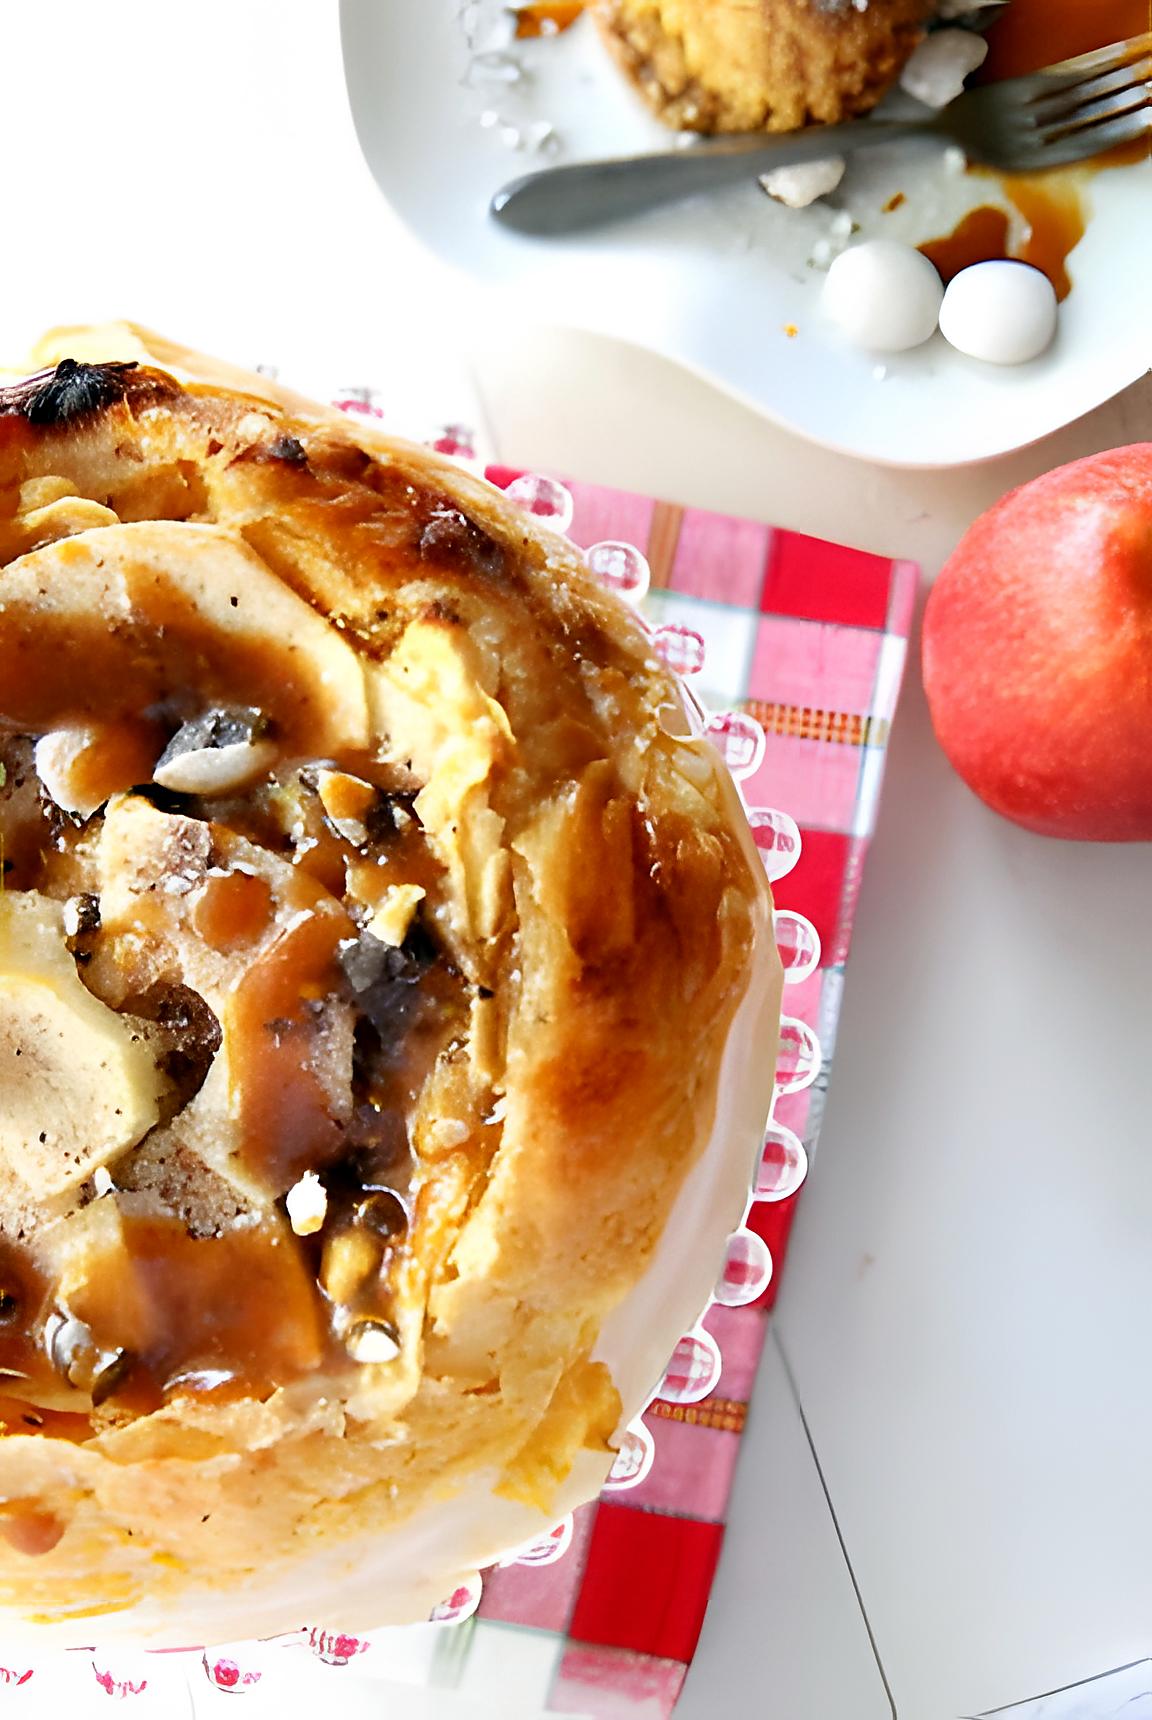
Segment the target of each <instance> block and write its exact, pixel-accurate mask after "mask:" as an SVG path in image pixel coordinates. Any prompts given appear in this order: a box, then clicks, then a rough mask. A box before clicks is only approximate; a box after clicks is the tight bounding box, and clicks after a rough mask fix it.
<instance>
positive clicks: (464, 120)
mask: <svg viewBox="0 0 1152 1720" xmlns="http://www.w3.org/2000/svg"><path fill="white" fill-rule="evenodd" d="M487 3H489V0H472V5H471V12H472V14H473V16H475V13H476V11H477V9H479V10H480V11H481V12H483V10H484V7H485V5H486V4H487ZM468 9H469V8H468V6H467V4H466V0H388V3H387V4H380V3H379V0H342V5H341V19H342V29H343V40H344V60H345V70H346V74H347V79H348V87H349V91H350V95H351V102H352V111H353V115H354V118H355V121H356V126H357V130H358V133H359V136H360V141H361V145H362V147H363V150H364V153H365V155H366V157H367V160H368V163H369V166H370V167H371V169H372V172H373V174H374V175H375V178H376V181H377V183H378V185H379V186H380V188H381V190H382V191H383V193H384V195H385V196H386V197H387V199H388V200H389V202H390V203H391V204H392V206H393V207H394V208H395V209H396V210H397V212H398V213H399V214H400V215H401V217H402V218H403V219H404V220H405V221H407V223H408V224H409V226H410V227H411V228H412V230H413V231H414V232H415V234H416V235H417V236H418V237H419V238H420V239H421V240H422V241H423V242H424V243H425V244H426V245H427V246H428V247H429V248H430V249H431V250H432V251H433V252H435V253H436V254H438V255H439V256H440V257H442V258H443V259H445V260H446V261H448V262H449V263H451V264H453V265H455V266H456V267H458V268H459V269H461V270H463V271H464V272H465V273H467V274H468V275H470V276H472V277H474V278H475V279H476V280H478V281H480V282H482V283H485V284H487V285H488V286H490V287H493V288H497V289H499V291H500V293H501V298H502V303H503V304H504V305H505V306H511V307H513V308H520V307H523V309H524V311H525V313H526V314H528V315H531V316H532V317H534V318H538V319H543V320H546V321H549V322H553V323H556V322H560V323H569V324H573V325H575V326H577V327H580V328H584V329H590V330H594V331H596V332H599V333H603V334H608V335H612V336H615V337H617V338H620V339H624V340H630V341H634V342H636V343H637V344H639V345H641V346H645V347H648V348H650V349H651V350H652V351H654V352H657V353H661V354H663V355H664V356H665V357H668V358H672V359H675V360H678V361H679V362H680V363H682V364H684V365H687V366H688V367H689V368H690V369H692V370H695V371H696V372H698V373H699V374H700V375H702V376H705V377H707V378H709V379H710V380H711V381H713V382H715V383H717V384H718V385H719V386H720V387H722V388H724V389H726V390H728V392H730V393H731V394H733V395H735V396H737V397H738V398H739V399H741V400H743V401H745V402H746V403H747V404H748V405H750V406H752V407H753V408H755V409H756V410H757V411H759V412H762V413H763V414H764V415H765V416H766V417H768V418H772V419H775V420H776V421H777V422H778V423H780V424H783V425H785V426H786V427H787V428H788V429H790V430H794V431H797V432H799V433H800V434H801V435H804V436H807V437H809V438H811V439H812V440H813V441H815V442H818V443H821V444H823V445H824V446H826V447H829V448H835V449H838V450H840V451H842V452H845V453H850V454H857V455H863V456H865V457H867V458H868V459H870V460H874V461H881V462H885V463H889V464H893V465H908V466H949V465H961V464H964V463H967V462H970V461H975V460H983V459H988V458H990V457H992V456H994V455H997V454H1002V453H1005V452H1006V451H1008V450H1009V449H1013V448H1019V447H1023V446H1025V445H1026V444H1027V443H1029V442H1033V441H1035V440H1036V439H1037V438H1039V437H1041V436H1044V435H1046V434H1047V433H1048V432H1050V431H1052V430H1055V429H1057V428H1058V427H1059V426H1060V425H1062V424H1066V423H1068V422H1069V421H1070V420H1071V419H1073V418H1077V417H1079V416H1080V414H1082V413H1084V412H1087V411H1089V410H1090V409H1091V408H1092V407H1094V406H1097V405H1098V404H1099V403H1100V402H1101V401H1103V400H1106V399H1108V397H1109V396H1110V395H1112V394H1114V393H1116V392H1118V391H1119V390H1120V389H1121V388H1124V387H1125V386H1126V385H1127V384H1128V383H1130V382H1132V381H1134V380H1135V379H1136V378H1137V377H1138V376H1140V375H1142V374H1143V372H1144V370H1145V369H1146V368H1147V367H1148V364H1149V361H1150V360H1152V339H1150V337H1149V334H1148V319H1147V291H1148V287H1147V283H1148V281H1149V279H1152V220H1150V219H1149V218H1148V211H1149V209H1150V208H1152V162H1148V163H1140V164H1138V165H1134V166H1129V167H1123V168H1114V169H1110V170H1109V171H1107V172H1104V173H1100V174H1099V175H1097V176H1096V177H1095V178H1094V179H1093V180H1092V182H1091V187H1090V191H1089V196H1090V198H1091V202H1092V205H1093V214H1092V218H1091V220H1090V222H1089V225H1088V231H1087V233H1086V236H1085V237H1084V239H1083V240H1082V241H1081V243H1080V244H1079V246H1078V247H1077V248H1076V251H1075V252H1074V254H1073V256H1072V259H1071V264H1070V268H1071V272H1072V275H1073V279H1074V286H1073V290H1072V293H1071V294H1070V296H1069V298H1068V299H1067V300H1066V302H1065V303H1064V305H1063V306H1062V308H1061V318H1060V328H1059V333H1058V335H1057V338H1056V341H1055V343H1054V344H1053V346H1052V348H1051V349H1050V350H1049V351H1048V353H1046V354H1045V355H1044V356H1043V357H1042V358H1040V359H1037V360H1035V361H1034V362H1033V363H1031V364H1029V365H1025V366H1020V367H1016V368H1012V369H1005V370H1002V369H997V368H995V367H993V366H988V365H983V364H980V363H978V362H976V361H975V360H971V359H967V358H964V357H963V356H961V355H960V354H959V353H957V352H955V351H953V349H952V348H951V347H949V346H948V345H947V344H946V343H945V342H944V340H943V339H942V337H941V336H940V335H939V334H937V335H935V336H934V337H933V339H932V340H931V341H929V342H928V343H927V345H926V346H924V347H921V348H919V349H917V350H916V351H915V352H913V353H908V354H900V355H898V356H897V357H895V358H888V359H886V360H885V361H884V363H883V364H882V365H881V364H878V363H877V360H876V359H875V358H872V357H870V356H869V355H867V354H862V353H860V352H855V351H851V350H849V349H847V348H845V347H844V346H843V345H841V344H839V343H838V340H837V337H836V336H835V335H834V334H833V333H832V331H831V330H830V329H829V328H827V326H826V325H825V324H824V322H823V319H822V318H821V315H820V310H819V288H820V282H821V279H822V272H821V269H820V268H819V267H818V266H814V265H813V263H812V262H811V261H810V258H811V257H812V254H813V249H814V248H815V250H816V252H817V254H819V252H820V249H821V247H820V245H819V243H818V242H819V240H820V239H821V238H825V237H827V236H828V234H829V232H830V227H831V223H832V221H833V219H834V212H833V211H832V210H831V209H829V208H828V207H827V205H823V204H821V205H817V206H814V207H813V208H812V209H808V210H804V211H794V210H788V209H783V208H781V207H780V206H779V205H776V204H774V203H773V202H772V201H771V200H770V199H769V198H767V197H766V196H765V195H764V194H763V192H762V191H760V190H759V188H758V187H757V186H756V185H755V184H754V183H750V184H749V185H747V186H739V187H735V188H733V189H732V190H730V191H728V192H725V193H723V194H720V195H716V196H713V197H711V198H709V199H707V200H704V199H694V200H693V201H691V202H688V203H684V204H681V205H679V206H678V207H675V208H672V209H666V210H663V211H660V212H657V213H653V214H651V215H648V216H645V217H642V218H640V219H638V220H636V221H633V222H630V223H628V224H627V225H623V226H618V227H615V228H613V229H608V230H605V231H604V232H602V233H598V234H595V235H590V236H588V235H585V236H580V237H578V238H573V239H570V240H563V241H556V240H550V241H541V240H531V239H525V238H521V237H519V236H518V235H516V234H511V233H508V232H506V231H504V230H503V229H502V228H500V227H498V226H497V225H496V224H495V223H494V222H492V221H491V220H490V219H489V217H488V215H487V212H486V211H487V204H488V200H489V198H490V197H491V195H492V193H493V192H494V191H495V190H496V189H497V188H498V187H499V186H500V185H501V184H502V183H504V181H506V180H508V179H510V178H513V177H515V176H516V175H518V174H521V173H524V172H527V171H530V170H531V169H532V168H534V167H537V166H547V165H548V164H549V163H550V162H553V161H559V160H565V159H578V158H580V157H585V156H592V155H597V154H600V155H604V154H611V153H615V152H623V151H629V150H636V149H645V148H652V147H659V146H660V145H665V146H666V145H667V143H668V136H669V134H668V133H667V132H666V131H665V130H664V129H663V128H662V127H661V126H660V125H659V124H658V123H657V122H656V121H655V120H654V119H652V118H651V116H650V115H648V114H647V113H646V111H645V110H644V109H643V108H642V107H641V105H640V104H639V102H638V101H637V100H636V98H635V97H634V95H633V93H632V92H631V90H630V89H629V88H628V87H627V85H626V83H625V82H624V80H623V79H622V78H621V77H620V76H619V74H618V73H617V72H616V70H615V68H614V67H613V65H612V64H611V63H610V61H609V60H608V58H607V56H606V54H605V52H604V49H603V47H602V44H601V43H600V41H599V40H598V38H597V34H596V31H595V29H594V27H593V25H592V22H591V20H590V19H581V20H579V22H578V23H577V24H576V25H575V26H574V27H573V28H572V29H570V30H569V31H567V32H565V33H564V34H563V35H561V36H556V37H552V38H545V39H541V40H537V41H529V42H518V43H516V44H515V47H514V49H513V50H512V52H513V53H514V56H515V59H516V60H517V61H518V63H519V64H520V65H521V66H522V67H523V68H524V73H525V75H524V77H523V78H521V80H520V81H519V82H518V83H515V84H501V83H500V82H498V81H495V80H493V81H491V82H489V83H486V84H481V83H478V82H476V81H475V69H473V73H472V80H473V81H471V82H469V81H468V76H469V57H470V56H469V49H468V44H467V40H466V37H465V33H464V29H463V27H462V23H461V14H462V12H465V11H467V10H468ZM500 11H501V8H500V7H499V6H498V5H495V6H494V8H493V17H494V18H495V19H497V20H498V19H499V15H500ZM497 27H498V25H497ZM497 115H498V116H499V119H500V123H492V121H493V120H494V118H495V116H497ZM485 118H487V120H488V122H489V123H487V124H485V123H484V119H485ZM542 121H547V122H551V124H552V125H553V126H554V128H555V146H554V148H553V153H551V154H545V153H543V152H540V153H533V152H532V151H531V150H530V149H529V148H525V147H520V148H516V147H514V146H513V145H512V144H511V143H510V142H509V135H510V134H511V133H512V132H514V131H518V132H520V133H521V134H522V135H523V134H524V133H525V132H526V131H527V130H528V128H529V127H531V126H532V125H534V124H536V125H538V124H539V123H540V122H542ZM990 189H991V184H990V182H989V181H988V180H982V181H977V182H974V181H972V180H970V179H968V178H967V177H966V176H965V175H964V174H963V173H962V172H955V171H953V172H949V171H948V169H947V167H946V165H945V157H944V156H943V155H942V153H941V152H940V150H939V149H937V148H935V147H934V146H931V145H927V146H920V148H919V149H918V150H917V149H915V148H911V149H910V148H907V147H906V148H905V149H903V150H902V151H900V152H898V153H892V152H891V151H889V150H885V151H883V152H881V151H875V152H873V153H872V154H871V156H869V157H861V158H860V160H859V162H858V163H857V164H855V165H854V167H853V168H852V170H851V171H850V174H849V177H848V178H847V179H846V180H845V181H844V184H843V186H842V197H841V201H842V202H843V204H844V206H845V207H846V208H847V209H848V210H849V211H850V212H851V213H852V215H853V216H854V217H855V218H856V219H857V220H858V221H859V223H860V227H861V230H862V231H863V233H864V234H865V235H867V234H869V233H872V232H877V233H878V232H883V233H885V234H886V235H888V236H891V237H893V238H910V239H912V240H913V241H914V242H916V241H918V240H920V239H923V238H927V237H929V236H931V235H932V234H934V233H940V232H947V231H949V230H950V229H951V227H952V225H953V224H954V222H955V220H956V218H957V216H958V215H959V214H960V213H961V212H962V211H963V210H965V209H967V208H969V207H972V206H973V205H974V204H975V203H977V202H988V201H990V200H992V199H990V197H989V191H990ZM895 190H902V191H903V192H904V193H905V194H906V202H905V204H904V206H903V207H902V208H901V209H899V210H898V211H897V212H895V213H883V212H882V206H883V204H884V203H885V202H886V201H887V200H888V198H889V197H890V196H891V194H892V193H893V191H895ZM838 195H839V194H838ZM994 195H995V194H994ZM789 329H792V330H794V331H795V332H794V333H791V334H790V333H789V332H787V331H788V330H789Z"/></svg>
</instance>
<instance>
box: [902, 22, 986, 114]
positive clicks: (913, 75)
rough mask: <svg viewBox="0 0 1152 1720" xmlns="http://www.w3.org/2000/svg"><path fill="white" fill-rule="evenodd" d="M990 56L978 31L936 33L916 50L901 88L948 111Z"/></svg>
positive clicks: (929, 103)
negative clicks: (977, 69)
mask: <svg viewBox="0 0 1152 1720" xmlns="http://www.w3.org/2000/svg"><path fill="white" fill-rule="evenodd" d="M987 52H988V44H987V42H986V41H985V40H984V38H983V36H978V35H977V34H976V33H975V31H974V30H935V31H933V33H932V34H931V35H930V36H925V38H924V40H923V41H922V42H921V43H920V44H919V46H918V47H916V48H914V49H913V50H912V54H911V56H910V58H909V60H908V63H907V64H906V65H905V67H904V70H903V71H902V72H901V74H900V87H901V89H904V90H907V92H908V94H909V95H910V96H915V97H916V100H917V101H918V102H924V103H925V104H926V105H927V106H928V107H935V108H939V107H947V105H948V103H949V102H951V101H955V100H956V97H957V96H958V95H959V94H960V93H961V91H962V90H963V88H964V79H965V78H966V77H968V76H969V75H970V74H971V73H972V72H974V71H975V70H976V67H977V66H978V65H980V64H981V63H982V62H983V60H984V58H985V56H986V54H987Z"/></svg>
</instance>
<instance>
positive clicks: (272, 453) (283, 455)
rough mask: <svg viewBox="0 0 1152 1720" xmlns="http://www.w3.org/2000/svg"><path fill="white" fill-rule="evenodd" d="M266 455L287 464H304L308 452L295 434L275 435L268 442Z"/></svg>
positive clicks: (306, 462)
mask: <svg viewBox="0 0 1152 1720" xmlns="http://www.w3.org/2000/svg"><path fill="white" fill-rule="evenodd" d="M268 455H269V458H270V459H273V460H283V461H284V462H285V464H286V465H289V466H306V465H307V464H308V454H307V451H306V450H305V447H304V444H303V442H301V441H300V440H299V438H298V437H296V436H277V437H276V438H275V440H274V441H271V442H269V444H268Z"/></svg>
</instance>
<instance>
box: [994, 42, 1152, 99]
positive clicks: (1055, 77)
mask: <svg viewBox="0 0 1152 1720" xmlns="http://www.w3.org/2000/svg"><path fill="white" fill-rule="evenodd" d="M1147 53H1152V30H1146V31H1145V32H1144V33H1143V34H1142V35H1139V36H1129V37H1128V38H1127V40H1125V41H1123V42H1112V43H1110V44H1109V45H1108V47H1106V48H1095V49H1094V50H1093V51H1092V53H1090V54H1078V55H1077V56H1076V58H1075V59H1072V60H1058V61H1057V62H1056V63H1055V64H1054V65H1051V66H1045V67H1044V69H1043V70H1042V71H1039V72H1029V73H1028V74H1027V75H1026V76H1024V77H1019V78H1004V79H1002V80H1001V81H1000V82H998V83H994V84H986V85H985V86H984V88H985V89H987V90H994V91H996V92H997V94H998V95H999V96H1001V98H1002V99H1003V100H1005V101H1010V100H1013V99H1015V100H1017V101H1021V102H1030V101H1033V100H1035V98H1036V97H1038V96H1047V95H1058V94H1059V93H1060V91H1061V90H1067V89H1072V88H1073V87H1074V86H1075V85H1076V84H1079V83H1083V82H1084V81H1085V79H1087V78H1091V77H1095V76H1097V75H1098V74H1099V73H1101V72H1110V71H1113V70H1114V69H1115V68H1116V67H1118V66H1126V65H1129V64H1130V63H1131V62H1132V61H1133V60H1137V59H1139V58H1140V56H1141V55H1142V54H1147Z"/></svg>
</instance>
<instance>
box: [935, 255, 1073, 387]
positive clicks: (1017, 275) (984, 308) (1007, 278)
mask: <svg viewBox="0 0 1152 1720" xmlns="http://www.w3.org/2000/svg"><path fill="white" fill-rule="evenodd" d="M940 332H941V334H942V335H943V336H944V339H945V340H946V341H948V342H949V343H950V344H951V345H952V346H954V347H955V348H956V349H957V351H958V352H963V353H967V355H968V357H969V358H980V359H983V360H984V362H985V363H986V364H1027V362H1028V360H1029V359H1032V358H1038V357H1039V355H1040V354H1041V353H1042V352H1043V351H1044V349H1045V348H1046V347H1047V346H1049V345H1050V344H1051V341H1052V336H1053V335H1054V334H1055V332H1056V294H1055V292H1054V291H1053V287H1052V283H1051V281H1050V280H1049V279H1048V277H1047V275H1044V274H1041V272H1040V270H1039V269H1034V268H1033V267H1032V266H1031V264H1030V263H1013V262H1008V261H1003V262H1000V261H995V262H989V263H973V264H972V266H971V268H968V269H961V271H960V273H959V274H958V275H956V276H955V277H954V278H953V279H952V280H951V281H950V282H949V283H948V290H947V292H946V293H945V294H944V302H943V304H942V305H941V307H940Z"/></svg>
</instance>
